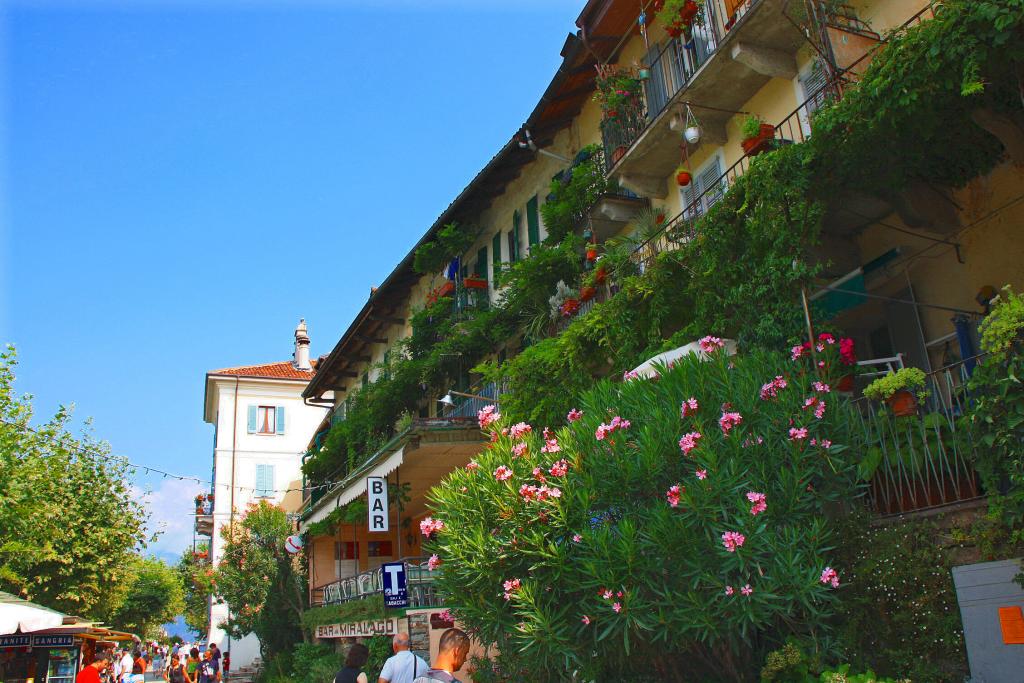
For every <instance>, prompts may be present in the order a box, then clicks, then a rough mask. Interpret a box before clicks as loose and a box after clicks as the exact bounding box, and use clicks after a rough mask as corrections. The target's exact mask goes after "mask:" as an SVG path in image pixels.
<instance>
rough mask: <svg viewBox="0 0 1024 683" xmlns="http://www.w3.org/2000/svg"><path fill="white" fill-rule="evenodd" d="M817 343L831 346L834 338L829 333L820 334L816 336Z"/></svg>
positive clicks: (834, 341) (834, 340)
mask: <svg viewBox="0 0 1024 683" xmlns="http://www.w3.org/2000/svg"><path fill="white" fill-rule="evenodd" d="M818 341H819V342H825V343H826V344H828V345H829V346H831V345H832V344H835V343H836V338H835V337H834V336H833V335H832V333H831V332H822V333H821V334H819V335H818Z"/></svg>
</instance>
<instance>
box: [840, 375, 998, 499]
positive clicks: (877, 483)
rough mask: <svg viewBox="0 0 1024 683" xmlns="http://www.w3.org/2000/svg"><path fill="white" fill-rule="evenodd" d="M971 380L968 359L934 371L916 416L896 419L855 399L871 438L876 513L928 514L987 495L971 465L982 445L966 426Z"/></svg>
mask: <svg viewBox="0 0 1024 683" xmlns="http://www.w3.org/2000/svg"><path fill="white" fill-rule="evenodd" d="M968 379H969V371H968V365H967V364H966V363H964V362H960V363H956V364H953V365H950V366H948V367H945V368H942V369H941V370H938V371H936V372H932V373H931V374H929V375H928V376H927V380H926V387H925V388H926V389H927V390H928V391H929V392H930V395H929V396H928V398H927V400H926V401H925V404H924V405H923V406H922V407H921V409H920V411H919V413H918V414H917V415H915V416H911V417H893V416H892V413H891V412H890V411H889V409H888V408H886V407H885V406H884V405H880V404H877V403H874V402H871V401H868V400H867V399H864V398H860V399H857V400H856V401H854V405H855V406H856V407H857V408H858V409H859V410H858V415H859V422H860V427H861V429H863V432H864V436H865V439H866V442H867V449H866V451H865V456H864V460H863V461H862V463H861V477H862V478H863V479H865V480H866V481H867V482H868V487H869V488H868V501H869V503H870V505H871V508H872V510H873V511H874V512H876V513H877V514H879V515H883V516H885V515H897V514H906V513H909V512H922V511H927V510H931V509H938V508H942V507H945V506H950V505H955V504H965V503H970V502H972V501H977V500H980V499H981V498H982V497H983V492H982V490H981V485H980V481H979V478H978V475H977V473H976V472H975V471H974V468H973V467H972V466H971V461H972V460H973V457H974V455H975V452H976V449H977V448H978V445H977V444H976V443H975V442H974V441H973V439H972V438H971V434H970V433H969V432H968V431H967V430H966V429H963V428H962V425H961V424H960V418H961V416H962V415H963V414H964V409H965V408H966V407H967V404H968V403H969V401H970V394H969V392H968V389H967V380H968Z"/></svg>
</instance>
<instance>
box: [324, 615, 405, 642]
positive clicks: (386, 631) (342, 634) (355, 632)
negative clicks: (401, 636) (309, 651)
mask: <svg viewBox="0 0 1024 683" xmlns="http://www.w3.org/2000/svg"><path fill="white" fill-rule="evenodd" d="M396 633H398V619H396V618H394V617H390V618H388V619H374V620H373V621H356V622H353V623H351V624H323V625H321V626H317V627H316V637H317V638H369V637H371V636H393V635H395V634H396Z"/></svg>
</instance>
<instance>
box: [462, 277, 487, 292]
mask: <svg viewBox="0 0 1024 683" xmlns="http://www.w3.org/2000/svg"><path fill="white" fill-rule="evenodd" d="M462 284H463V285H464V286H465V287H466V289H487V280H485V279H484V278H482V277H467V278H465V279H464V280H463V281H462Z"/></svg>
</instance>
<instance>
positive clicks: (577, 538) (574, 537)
mask: <svg viewBox="0 0 1024 683" xmlns="http://www.w3.org/2000/svg"><path fill="white" fill-rule="evenodd" d="M582 540H583V537H582V536H580V535H579V534H573V535H572V542H573V543H579V542H580V541H582Z"/></svg>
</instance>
